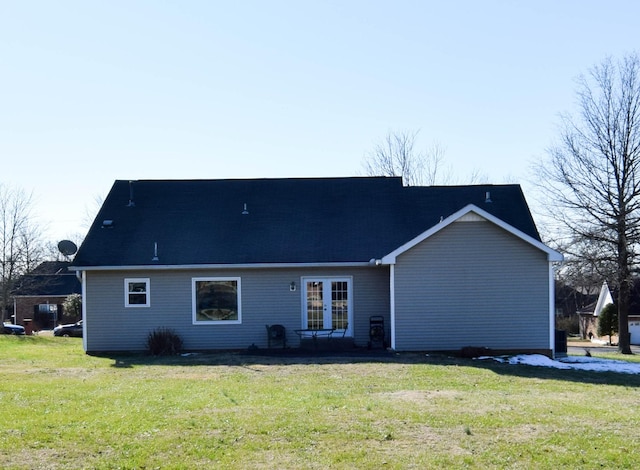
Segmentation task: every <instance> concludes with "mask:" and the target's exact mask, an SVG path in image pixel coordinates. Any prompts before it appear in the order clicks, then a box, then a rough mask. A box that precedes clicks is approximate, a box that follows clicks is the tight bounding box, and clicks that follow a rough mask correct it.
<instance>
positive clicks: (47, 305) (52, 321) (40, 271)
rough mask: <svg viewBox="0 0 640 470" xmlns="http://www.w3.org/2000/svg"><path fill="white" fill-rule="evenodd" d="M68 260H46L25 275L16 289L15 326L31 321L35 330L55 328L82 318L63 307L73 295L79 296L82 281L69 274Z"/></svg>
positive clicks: (14, 293)
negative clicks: (59, 324)
mask: <svg viewBox="0 0 640 470" xmlns="http://www.w3.org/2000/svg"><path fill="white" fill-rule="evenodd" d="M69 264H70V263H69V262H68V261H45V262H43V263H41V264H39V265H38V266H37V267H36V268H35V269H34V270H33V271H32V272H30V273H28V274H24V275H22V276H21V277H20V278H19V279H18V281H17V282H16V285H15V286H14V288H13V290H12V292H11V295H12V297H13V312H14V316H15V323H17V324H20V325H24V324H25V320H27V322H29V320H30V321H32V322H33V323H32V326H31V328H32V329H33V330H34V331H38V330H44V329H53V328H54V327H55V326H56V325H57V324H58V323H60V322H62V321H67V322H74V321H77V320H79V319H80V318H78V317H76V316H73V315H69V312H65V311H64V309H63V306H62V304H63V303H64V301H65V300H66V298H67V297H69V296H70V295H71V294H80V293H81V292H82V288H81V285H80V280H79V279H78V277H76V274H75V273H74V272H70V271H69V270H68V269H67V268H68V267H69Z"/></svg>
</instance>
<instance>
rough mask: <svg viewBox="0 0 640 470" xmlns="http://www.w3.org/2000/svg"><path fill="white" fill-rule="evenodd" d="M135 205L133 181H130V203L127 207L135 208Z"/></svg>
mask: <svg viewBox="0 0 640 470" xmlns="http://www.w3.org/2000/svg"><path fill="white" fill-rule="evenodd" d="M135 205H136V203H135V202H133V181H129V203H128V204H127V207H134V206H135Z"/></svg>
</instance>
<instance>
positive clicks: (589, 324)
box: [578, 281, 640, 344]
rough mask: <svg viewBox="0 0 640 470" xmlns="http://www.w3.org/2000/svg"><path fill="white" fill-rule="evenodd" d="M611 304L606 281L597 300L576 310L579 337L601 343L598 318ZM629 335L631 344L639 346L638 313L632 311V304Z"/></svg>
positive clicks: (639, 316) (611, 297)
mask: <svg viewBox="0 0 640 470" xmlns="http://www.w3.org/2000/svg"><path fill="white" fill-rule="evenodd" d="M613 303H615V302H614V300H613V295H612V294H611V290H610V289H609V285H608V284H607V281H604V282H603V283H602V287H601V288H600V295H598V300H597V301H596V302H595V303H592V304H590V305H587V306H586V307H584V308H583V309H580V310H578V314H579V316H580V335H581V336H582V337H583V338H585V339H587V338H588V339H590V340H592V341H601V339H600V338H598V316H599V315H600V312H602V309H603V308H605V307H606V306H607V305H609V304H613ZM629 333H630V334H631V344H640V311H634V309H633V302H632V307H631V309H630V311H629Z"/></svg>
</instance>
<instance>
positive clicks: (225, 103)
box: [0, 0, 640, 240]
mask: <svg viewBox="0 0 640 470" xmlns="http://www.w3.org/2000/svg"><path fill="white" fill-rule="evenodd" d="M638 18H640V2H637V1H633V0H607V1H604V0H601V1H592V0H531V1H524V0H519V1H515V0H513V1H504V0H503V1H499V0H485V1H426V0H425V1H406V0H395V1H390V0H389V1H364V0H361V1H355V0H354V1H349V0H326V1H305V0H299V1H281V0H268V1H267V0H262V1H258V0H255V1H242V0H238V1H204V0H198V1H195V0H192V1H190V0H182V1H177V0H176V1H166V0H165V1H161V0H157V1H151V0H148V1H140V0H127V1H120V0H115V1H113V0H112V1H90V0H79V1H69V0H59V1H34V0H0V158H1V160H0V161H1V162H2V163H1V166H0V182H2V183H4V184H9V185H13V186H17V187H20V188H23V189H24V190H26V191H33V194H34V198H35V206H34V208H35V210H36V212H37V213H38V215H39V217H40V220H41V221H42V222H43V223H47V224H48V231H47V236H46V238H47V239H51V240H59V239H61V238H64V237H68V236H70V235H72V234H75V233H84V232H86V228H87V227H86V212H87V211H90V212H91V211H95V210H96V205H95V202H94V200H95V198H96V197H104V196H105V195H106V193H107V191H108V190H109V188H110V187H111V184H112V183H113V181H114V180H115V179H152V178H253V177H321V176H353V175H358V174H362V160H363V157H364V155H365V154H366V153H367V152H368V151H370V150H371V149H372V148H373V146H374V145H375V144H376V143H377V142H378V141H380V140H381V139H383V138H384V136H385V135H386V134H387V133H388V132H389V131H393V130H418V129H419V130H420V134H419V143H420V146H421V147H424V148H426V147H428V146H430V145H431V144H433V143H434V142H438V143H439V144H440V145H441V146H442V147H443V148H444V149H445V157H446V160H447V162H448V163H449V164H451V165H452V166H454V168H455V169H456V171H458V172H459V173H460V174H467V173H468V172H469V171H470V170H471V169H477V170H479V171H480V172H481V173H483V174H485V175H486V176H487V177H488V179H489V181H490V182H495V183H502V182H521V183H522V184H523V187H524V188H525V193H526V195H527V197H528V198H529V199H533V198H534V196H535V195H533V194H531V192H532V191H535V189H534V188H530V187H529V186H528V185H527V183H526V179H527V178H529V165H530V162H531V161H532V160H533V159H538V158H541V157H543V156H545V152H546V148H547V147H548V146H549V145H550V144H551V143H552V141H553V140H554V138H555V137H556V136H557V127H556V126H557V124H558V114H559V113H560V112H562V111H571V110H572V109H573V106H574V101H575V95H574V91H575V81H574V79H575V77H576V76H577V75H578V74H579V73H581V72H585V71H586V70H587V69H588V68H589V67H591V66H592V65H594V64H596V63H598V62H600V61H601V60H602V59H603V58H604V57H605V56H607V55H611V56H614V57H621V56H622V55H624V54H626V53H629V52H631V51H633V50H637V49H638V48H639V47H640V46H639V39H640V33H639V32H638Z"/></svg>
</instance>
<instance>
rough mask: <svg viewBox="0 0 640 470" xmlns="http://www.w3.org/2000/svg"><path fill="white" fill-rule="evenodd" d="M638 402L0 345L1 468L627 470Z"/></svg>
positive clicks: (357, 367) (562, 376)
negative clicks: (575, 469) (472, 469)
mask: <svg viewBox="0 0 640 470" xmlns="http://www.w3.org/2000/svg"><path fill="white" fill-rule="evenodd" d="M616 357H617V358H621V357H620V356H616ZM639 387H640V377H638V376H634V375H624V374H615V373H587V372H579V371H566V370H555V369H546V368H534V367H527V366H514V365H507V364H500V363H497V362H495V361H473V360H466V359H455V358H450V357H446V356H434V355H429V356H426V355H424V354H415V355H409V354H407V355H396V356H389V357H379V358H377V359H376V358H365V357H357V358H354V359H353V360H350V361H347V360H345V359H344V358H333V357H324V358H321V357H320V358H312V357H303V358H295V357H282V358H278V357H263V356H248V355H241V354H231V353H224V354H199V355H191V356H186V357H172V358H154V357H147V356H142V355H135V356H113V357H93V356H87V355H85V354H84V353H83V351H82V347H81V340H78V339H75V338H53V337H35V336H34V337H22V338H20V337H8V336H0V401H1V405H2V410H1V411H0V468H3V469H14V468H23V469H40V468H42V469H48V468H65V469H66V468H92V469H93V468H98V469H100V468H105V469H107V468H108V469H113V468H126V469H132V468H141V469H142V468H144V469H152V468H163V469H164V468H179V469H183V468H184V469H190V468H193V469H203V468H238V469H240V468H241V469H248V468H296V469H298V468H301V469H304V468H317V469H324V468H389V469H396V468H397V469H400V468H401V469H405V468H478V469H480V468H481V469H485V468H518V469H520V468H522V469H525V468H527V469H528V468H553V469H557V468H571V469H574V468H637V467H638V462H640V432H639V429H638V423H640V392H639V391H640V388H639Z"/></svg>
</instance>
